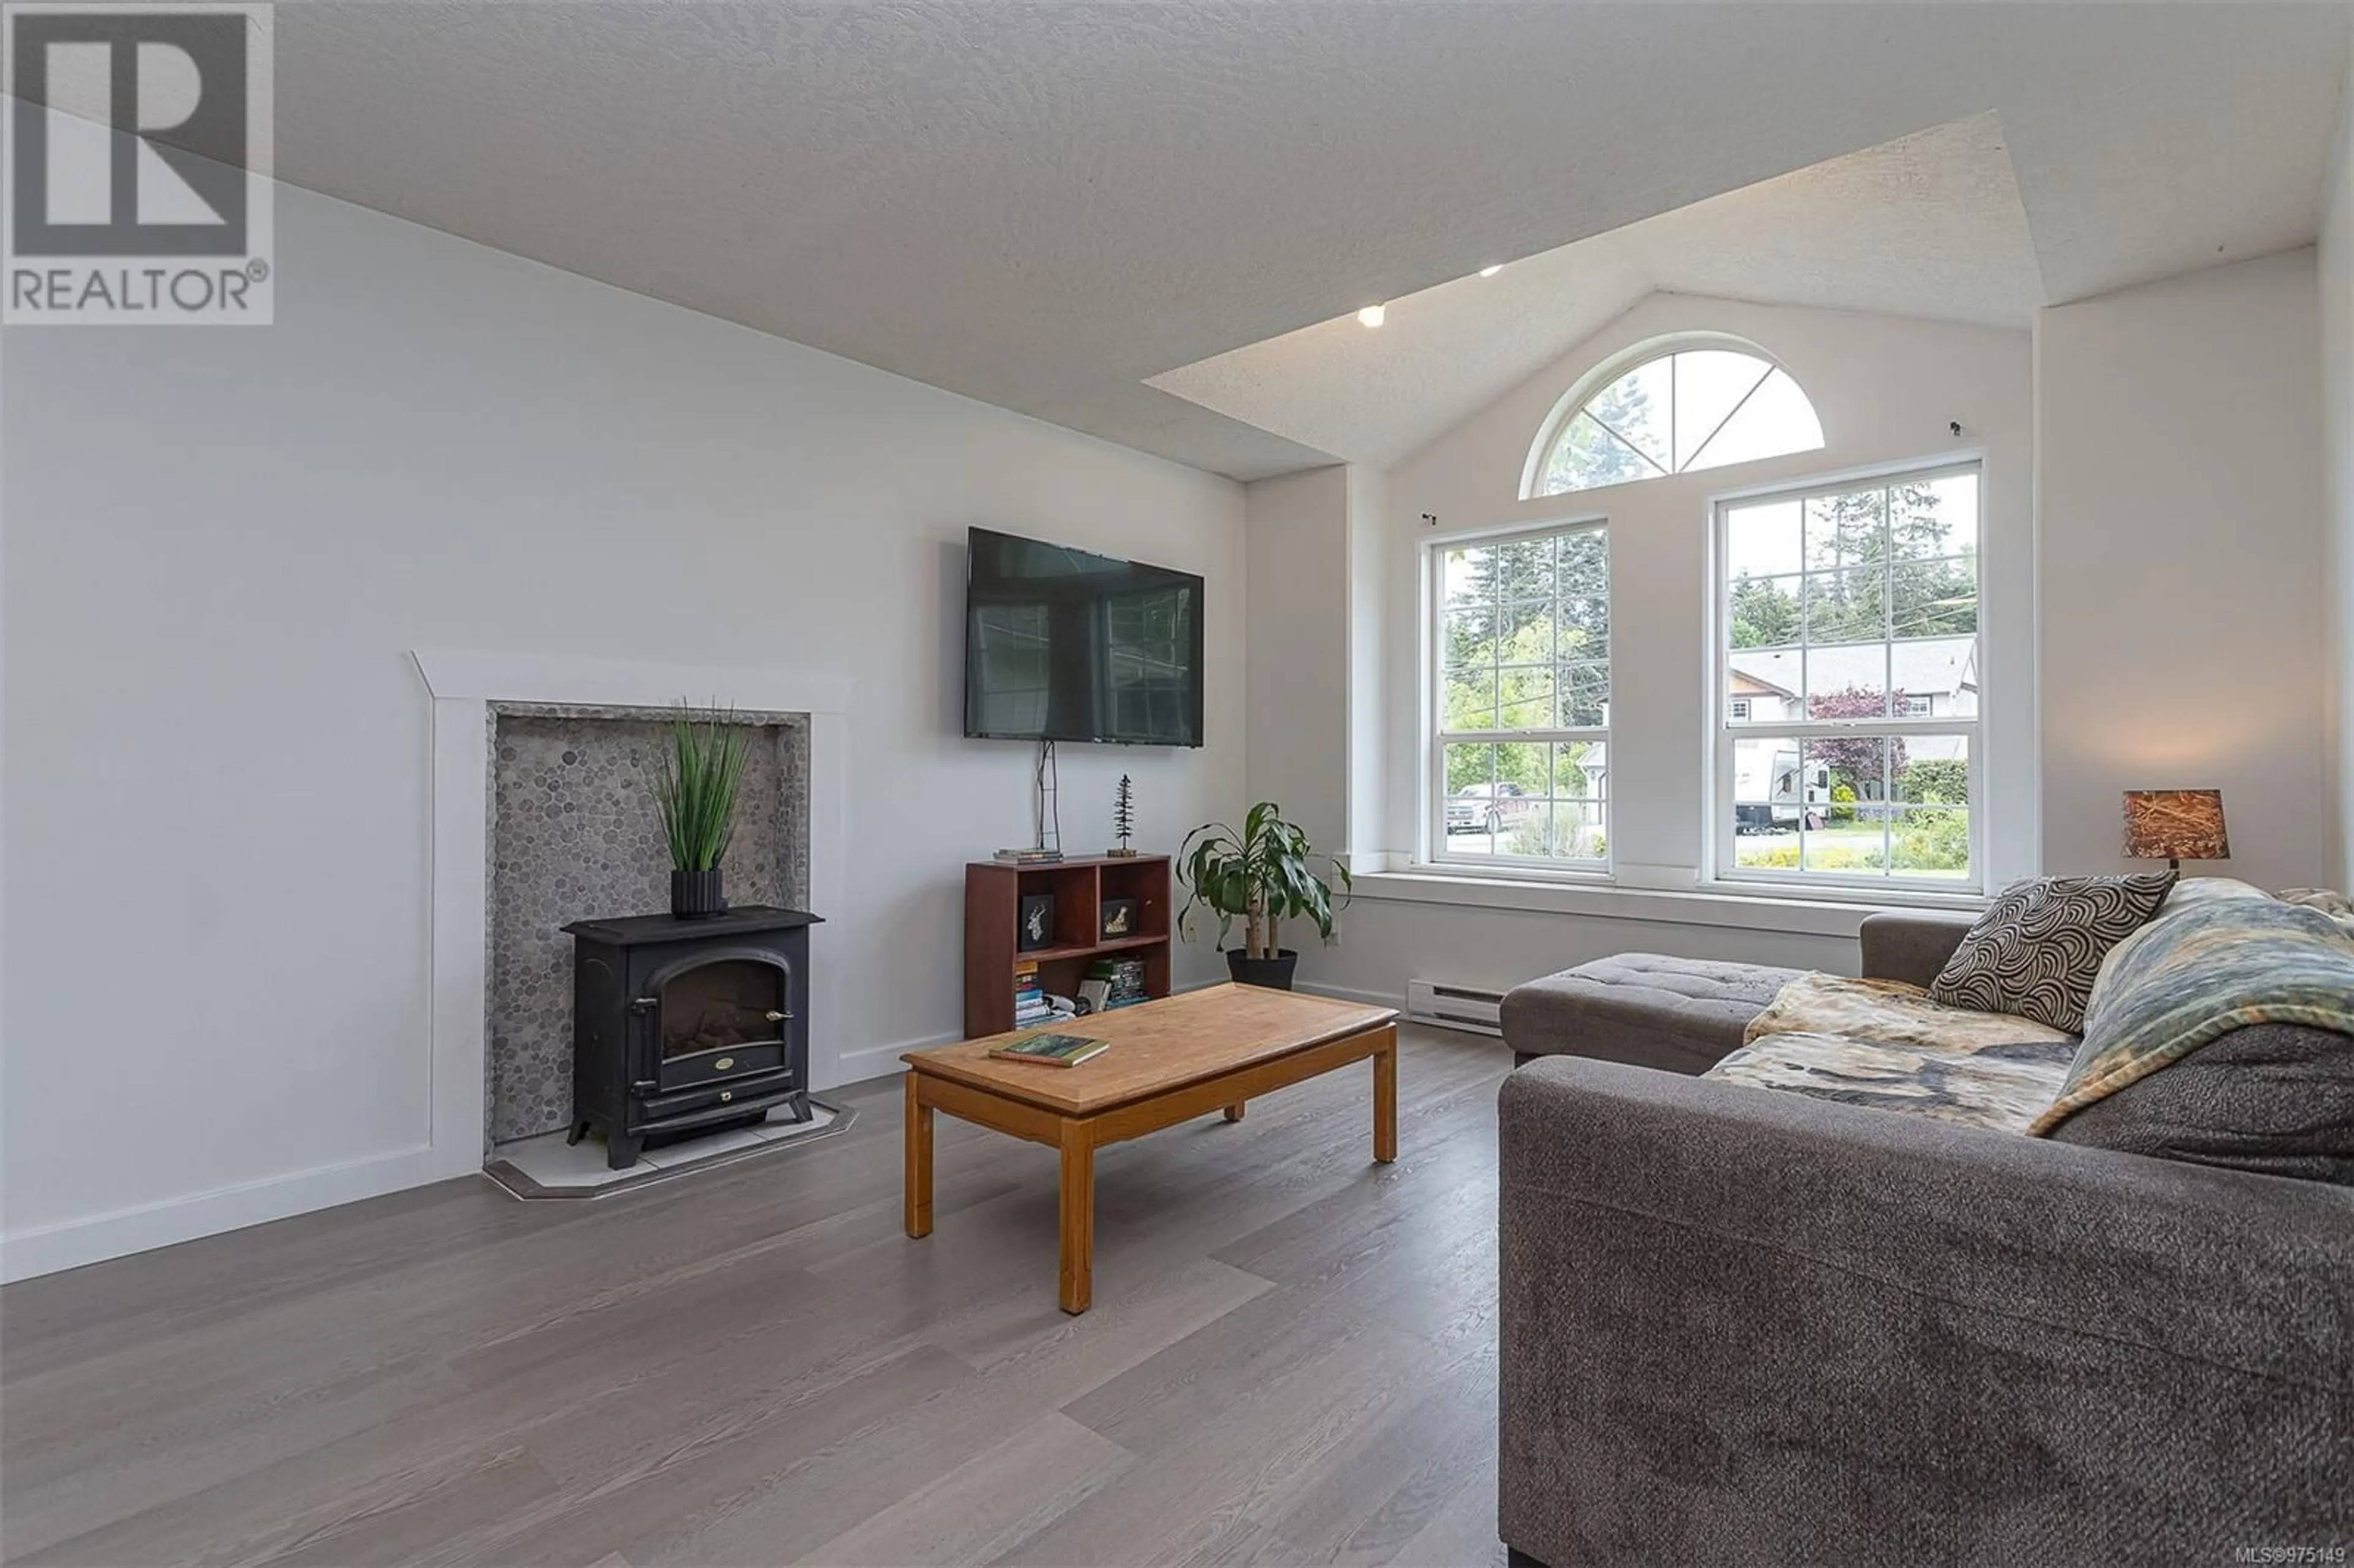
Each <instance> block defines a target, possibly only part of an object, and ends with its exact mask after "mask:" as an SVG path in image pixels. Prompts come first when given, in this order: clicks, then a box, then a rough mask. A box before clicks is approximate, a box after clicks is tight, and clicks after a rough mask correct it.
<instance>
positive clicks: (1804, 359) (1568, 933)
mask: <svg viewBox="0 0 2354 1568" xmlns="http://www.w3.org/2000/svg"><path fill="white" fill-rule="evenodd" d="M1694 331H1714V332H1723V333H1731V334H1735V335H1737V336H1740V337H1744V338H1747V339H1750V340H1751V341H1753V342H1755V343H1757V344H1760V345H1762V346H1763V347H1765V349H1767V350H1768V351H1769V352H1770V353H1772V354H1773V355H1776V357H1777V358H1778V359H1780V360H1781V361H1782V362H1783V363H1784V364H1785V365H1786V366H1788V368H1789V370H1790V372H1791V374H1792V375H1794V376H1797V379H1798V381H1799V383H1800V385H1802V386H1803V387H1805V388H1806V390H1807V392H1808V396H1809V397H1811V398H1812V399H1813V400H1814V403H1815V407H1816V410H1817V412H1818V413H1819V416H1820V417H1821V419H1822V423H1823V431H1824V440H1825V446H1824V449H1823V450H1820V451H1816V452H1808V453H1801V454H1797V455H1795V456H1790V457H1784V458H1776V459H1770V460H1767V461H1761V462H1755V463H1748V464H1743V465H1740V466H1737V467H1732V468H1724V469H1718V470H1714V471H1708V472H1704V473H1697V474H1691V475H1685V476H1681V477H1678V478H1672V479H1659V480H1652V481H1649V482H1645V483H1639V484H1628V485H1620V486H1614V487H1612V488H1609V489H1606V490H1594V491H1586V492H1584V493H1578V494H1575V495H1567V496H1554V497H1548V498H1544V499H1540V500H1535V501H1523V500H1522V499H1521V496H1520V483H1521V476H1522V469H1523V466H1524V464H1525V462H1526V460H1527V457H1528V451H1529V447H1530V444H1531V443H1532V441H1533V440H1535V438H1536V435H1537V432H1538V430H1539V429H1540V428H1541V427H1542V426H1543V424H1544V422H1545V419H1546V418H1547V416H1548V415H1549V414H1550V413H1551V411H1552V410H1553V406H1554V404H1555V403H1556V402H1557V401H1558V400H1559V398H1560V397H1561V396H1562V395H1563V393H1564V392H1565V391H1567V390H1568V389H1569V387H1571V386H1572V385H1574V384H1575V382H1576V381H1577V380H1578V379H1579V378H1580V377H1581V376H1584V375H1585V374H1586V372H1587V371H1589V370H1591V369H1592V368H1593V367H1594V366H1596V365H1599V364H1601V363H1602V362H1603V361H1604V360H1606V359H1608V358H1610V357H1612V356H1614V355H1617V354H1620V353H1622V352H1623V351H1625V350H1626V349H1628V348H1629V347H1631V346H1633V345H1635V344H1639V343H1642V342H1645V341H1647V340H1649V339H1651V338H1654V337H1658V336H1659V335H1661V334H1669V333H1676V332H1694ZM1954 420H1959V421H1960V422H1961V424H1962V426H1963V428H1964V433H1963V435H1962V436H1961V437H1959V438H1956V437H1955V436H1954V435H1953V434H1952V433H1951V430H1950V429H1949V428H1948V427H1949V423H1950V422H1951V421H1954ZM2031 450H2032V419H2031V384H2030V356H2029V341H2028V335H2027V334H2025V333H2023V332H2007V331H1999V330H1993V329H1988V328H1978V327H1967V326H1953V325H1946V324H1941V323H1927V322H1918V321H1909V320H1902V319H1897V318H1893V317H1882V316H1872V315H1863V314H1857V313H1843V312H1828V311H1812V310H1802V309H1795V308H1787V307H1776V306H1767V305H1756V304H1749V303H1744V302H1734V301H1723V300H1708V299H1701V298H1697V297H1693V296H1688V295H1670V294H1660V295H1653V296H1651V297H1650V298H1649V299H1648V300H1646V301H1644V302H1642V303H1640V304H1638V305H1637V306H1636V307H1635V308H1634V309H1633V310H1631V311H1629V312H1628V313H1626V314H1625V315H1623V316H1620V317H1619V318H1618V319H1617V320H1616V321H1614V322H1613V323H1610V324H1609V325H1608V326H1607V327H1606V328H1604V329H1603V331H1601V332H1600V333H1598V334H1596V335H1595V336H1594V337H1592V338H1591V339H1589V340H1587V341H1586V342H1585V343H1584V344H1580V345H1579V346H1578V347H1577V348H1576V349H1575V350H1574V351H1572V352H1571V353H1570V354H1569V355H1566V356H1564V358H1562V359H1561V360H1559V361H1557V362H1556V363H1555V364H1553V366H1550V367H1548V368H1547V369H1545V370H1544V371H1543V372H1541V373H1539V374H1538V375H1536V376H1532V377H1531V378H1530V379H1529V380H1528V381H1527V382H1525V383H1523V384H1522V386H1520V387H1516V388H1514V389H1513V390H1512V391H1511V392H1510V393H1508V394H1506V395H1505V396H1504V397H1501V398H1500V399H1498V400H1497V401H1496V402H1495V403H1493V404H1491V405H1490V406H1489V407H1488V408H1485V409H1482V410H1481V411H1480V412H1479V413H1478V414H1476V415H1474V416H1472V417H1471V418H1469V419H1468V420H1466V421H1465V422H1464V423H1463V424H1461V425H1459V426H1458V427H1456V428H1455V429H1452V430H1450V431H1448V432H1447V434H1445V435H1443V436H1441V437H1440V438H1438V439H1437V440H1435V441H1433V442H1432V443H1430V444H1429V445H1428V446H1426V447H1425V448H1424V449H1423V450H1421V451H1419V452H1417V453H1416V454H1415V455H1414V456H1412V457H1411V458H1409V459H1407V460H1406V461H1405V462H1403V463H1401V464H1399V465H1398V466H1397V467H1395V468H1393V469H1392V470H1390V471H1389V472H1388V474H1387V476H1386V482H1385V487H1384V488H1385V492H1386V501H1387V508H1388V522H1387V528H1386V532H1387V541H1388V543H1387V551H1388V554H1387V556H1386V561H1385V566H1386V577H1387V581H1386V583H1385V584H1384V586H1383V591H1384V596H1385V597H1384V627H1385V631H1384V641H1385V643H1386V647H1387V656H1386V659H1385V661H1384V664H1383V667H1382V672H1381V681H1382V687H1383V705H1384V706H1383V714H1384V725H1385V728H1386V734H1387V736H1388V742H1387V744H1385V745H1384V757H1385V761H1386V772H1385V777H1384V794H1385V796H1386V807H1385V813H1384V841H1383V845H1382V847H1383V848H1384V850H1385V851H1386V852H1387V853H1388V855H1389V856H1390V857H1391V858H1392V860H1393V861H1394V862H1402V861H1404V860H1405V859H1406V858H1407V857H1408V856H1410V855H1411V854H1412V853H1414V852H1415V851H1416V848H1417V840H1418V837H1419V829H1420V823H1419V821H1418V817H1419V813H1420V811H1421V809H1422V808H1421V801H1422V794H1423V783H1422V779H1421V778H1420V776H1419V775H1420V766H1421V764H1420V757H1419V747H1418V745H1417V743H1416V736H1418V735H1419V733H1420V716H1419V714H1418V711H1417V710H1418V704H1419V701H1420V693H1421V672H1420V669H1419V663H1418V662H1419V659H1420V656H1421V655H1420V649H1421V618H1422V609H1421V598H1420V593H1421V584H1420V573H1421V565H1420V563H1421V558H1422V557H1421V550H1422V546H1423V544H1424V542H1425V541H1426V539H1428V538H1430V537H1432V536H1434V535H1445V534H1447V533H1449V532H1453V531H1459V530H1465V529H1483V528H1492V527H1495V526H1497V525H1499V524H1512V523H1520V522H1539V521H1543V520H1545V519H1548V518H1553V517H1564V518H1566V517H1576V516H1589V515H1593V514H1597V513H1598V514H1606V515H1607V516H1608V518H1609V519H1610V552H1611V574H1612V634H1613V648H1612V661H1613V671H1612V703H1611V720H1612V726H1613V728H1612V734H1611V743H1610V744H1611V764H1612V766H1611V773H1612V780H1613V787H1614V789H1616V791H1617V794H1616V798H1615V799H1614V800H1613V801H1612V803H1611V828H1610V836H1611V847H1612V853H1613V855H1614V858H1615V860H1616V863H1617V873H1618V874H1619V876H1620V878H1621V879H1622V880H1623V881H1627V882H1629V883H1633V884H1637V885H1650V886H1655V887H1681V888H1686V889H1689V888H1691V886H1692V885H1694V878H1695V877H1696V875H1697V874H1698V868H1699V866H1700V864H1701V855H1702V842H1703V832H1704V828H1705V807H1704V796H1705V775H1706V765H1705V746H1706V742H1705V736H1704V724H1705V719H1706V715H1705V714H1704V713H1703V712H1702V706H1703V702H1702V695H1701V694H1702V692H1703V691H1705V689H1706V686H1705V672H1706V669H1707V665H1706V660H1707V657H1708V650H1707V648H1706V646H1705V641H1704V636H1703V625H1704V620H1703V615H1704V609H1705V605H1706V603H1707V596H1708V593H1709V587H1708V580H1707V552H1708V538H1709V531H1710V514H1711V502H1712V497H1714V496H1716V495H1718V494H1720V493H1724V492H1727V491H1735V490H1742V489H1747V488H1751V487H1754V486H1757V485H1761V484H1767V483H1773V482H1782V481H1791V480H1797V479H1800V478H1805V477H1808V476H1813V475H1818V474H1824V473H1832V472H1838V471H1845V470H1849V469H1856V468H1865V467H1871V466H1874V465H1881V464H1888V463H1897V462H1914V461H1922V462H1928V461H1946V460H1948V459H1951V458H1952V457H1953V456H1955V455H1956V453H1957V452H1967V453H1978V454H1983V456H1984V460H1985V473H1986V510H1987V525H1988V533H1987V539H1986V543H1985V546H1984V550H1983V570H1984V573H1985V589H1986V600H1985V602H1986V605H1987V616H1988V637H1987V652H1986V665H1987V668H1986V670H1985V672H1984V679H1985V685H1986V691H1987V694H1988V706H1989V712H1990V716H1989V718H1988V729H1987V736H1986V751H1987V758H1986V766H1987V768H1988V778H1989V789H1990V791H1991V795H1992V800H1993V805H1994V809H1995V814H1996V815H1998V816H1999V817H2000V818H2001V819H2002V820H2004V821H2007V822H2009V824H2011V831H2010V832H2008V833H2006V834H2002V835H1999V836H1998V837H1997V838H1996V840H1995V842H1994V845H1993V863H1994V870H1995V875H1996V877H1997V879H1998V880H1999V879H2000V878H2001V877H2002V876H2004V875H2015V874H2026V873H2027V872H2029V871H2031V870H2032V868H2033V867H2034V865H2035V863H2036V861H2037V858H2038V855H2039V853H2040V850H2039V846H2038V845H2037V843H2036V842H2035V839H2036V829H2037V821H2038V820H2037V817H2036V814H2035V811H2034V809H2033V804H2032V802H2033V789H2034V755H2033V754H2034V745H2035V719H2034V713H2035V709H2034V690H2033V662H2032V657H2031V648H2032V645H2033V638H2034V622H2033V614H2032V580H2031V571H2032V546H2031V523H2032V520H2031V486H2030V470H2031V461H2030V454H2031ZM1424 513H1436V514H1437V516H1438V524H1437V528H1436V529H1433V528H1431V527H1430V526H1428V525H1426V524H1424V523H1423V522H1422V520H1421V514H1424ZM1469 896H1486V895H1469ZM1521 902H1533V903H1540V904H1542V903H1544V902H1546V900H1544V899H1543V898H1537V899H1532V900H1522V901H1521ZM1553 902H1555V903H1562V904H1565V903H1567V902H1569V901H1565V900H1554V901H1553ZM1678 907H1679V906H1676V905H1674V904H1672V903H1670V904H1666V905H1660V904H1658V903H1656V902H1655V903H1653V904H1650V905H1649V906H1645V905H1642V904H1641V903H1640V902H1639V901H1637V902H1634V903H1629V902H1628V901H1625V900H1620V901H1618V902H1617V908H1618V909H1620V910H1622V911H1623V910H1629V909H1638V908H1640V909H1644V910H1645V911H1646V913H1647V914H1649V915H1652V916H1666V917H1663V918H1646V919H1643V920H1642V921H1641V922H1640V923H1639V924H1631V925H1630V924H1628V923H1626V920H1625V918H1624V917H1623V916H1622V917H1620V918H1612V917H1607V916H1600V915H1595V914H1584V913H1566V912H1562V911H1560V910H1553V909H1530V908H1463V907H1457V906H1447V905H1439V904H1432V903H1428V902H1425V901H1423V899H1422V897H1421V896H1420V895H1419V892H1418V891H1416V896H1415V898H1414V900H1413V901H1412V902H1404V901H1401V890H1394V889H1392V890H1384V888H1382V887H1381V886H1380V885H1372V886H1369V887H1368V888H1367V889H1365V891H1364V894H1363V896H1362V898H1361V902H1360V904H1359V906H1358V907H1357V908H1356V909H1355V910H1354V911H1352V914H1351V915H1350V916H1349V918H1348V921H1347V923H1346V927H1345V929H1344V933H1343V939H1342V942H1341V947H1340V948H1337V949H1334V950H1332V951H1331V952H1328V953H1324V954H1320V955H1314V956H1313V957H1312V958H1311V959H1310V960H1309V967H1308V968H1307V969H1303V974H1304V975H1307V976H1309V977H1310V979H1312V980H1315V981H1317V982H1318V983H1321V984H1325V985H1328V986H1330V987H1331V988H1332V989H1335V990H1340V991H1349V992H1352V993H1359V994H1365V995H1375V996H1395V995H1397V994H1398V993H1399V992H1400V991H1401V990H1402V989H1403V987H1404V984H1405V980H1407V979H1408V978H1411V977H1413V976H1416V975H1422V976H1426V977H1429V978H1434V979H1443V980H1462V981H1465V982H1467V983H1475V984H1483V985H1505V984H1510V983H1511V982H1513V981H1516V980H1525V979H1528V978H1530V977H1532V976H1533V975H1537V974H1542V973H1544V972H1547V971H1550V970H1552V969H1559V968H1561V967H1563V966H1564V965H1565V964H1570V963H1575V962H1579V961H1582V960H1584V959H1590V958H1596V957H1600V956H1603V955H1605V954H1607V953H1613V952H1619V951H1624V950H1627V949H1628V948H1634V947H1641V948H1649V949H1651V950H1655V951H1667V952H1675V953H1680V954H1683V955H1686V956H1690V957H1695V958H1750V959H1755V960H1757V961H1760V962H1785V963H1807V964H1812V965H1815V966H1817V967H1820V968H1824V969H1834V970H1850V971H1851V970H1852V969H1853V968H1854V965H1855V948H1854V944H1853V941H1852V931H1853V928H1854V923H1855V920H1856V919H1857V918H1860V915H1861V912H1860V911H1859V912H1855V913H1853V914H1848V915H1844V916H1842V915H1839V914H1836V913H1835V914H1833V915H1832V916H1829V917H1828V918H1824V917H1819V916H1816V915H1814V914H1812V913H1808V914H1806V915H1803V916H1791V917H1789V918H1787V919H1786V918H1784V917H1783V916H1780V915H1779V914H1777V907H1776V906H1772V905H1760V906H1758V907H1756V908H1755V909H1754V910H1752V911H1750V912H1749V913H1748V914H1747V915H1746V916H1741V917H1742V918H1745V919H1747V920H1748V921H1749V922H1750V924H1749V926H1748V927H1746V928H1743V927H1734V926H1728V925H1724V924H1720V923H1716V920H1715V919H1714V918H1710V919H1703V918H1702V916H1701V914H1700V913H1699V912H1698V911H1697V910H1694V909H1693V906H1690V905H1685V906H1681V907H1682V908H1684V909H1686V910H1688V911H1691V913H1689V914H1687V915H1685V916H1681V917H1678V916H1675V915H1674V913H1673V912H1674V911H1675V910H1676V909H1677V908H1678ZM1715 914H1717V915H1720V916H1721V915H1722V914H1723V911H1721V910H1720V911H1717V912H1715ZM1782 925H1795V926H1798V927H1809V928H1810V930H1808V931H1782V930H1777V929H1776V927H1778V926H1782ZM1842 933H1844V934H1842Z"/></svg>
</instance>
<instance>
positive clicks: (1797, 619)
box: [1712, 463, 1984, 892]
mask: <svg viewBox="0 0 2354 1568" xmlns="http://www.w3.org/2000/svg"><path fill="white" fill-rule="evenodd" d="M1978 477H1979V476H1978V466H1977V465H1976V464H1975V463H1972V464H1967V465H1963V466H1958V467H1945V468H1936V469H1927V470H1922V471H1915V472H1911V473H1901V474H1894V475H1891V476H1889V477H1887V478H1884V479H1875V480H1872V481H1870V482H1843V483H1840V484H1836V485H1826V486H1812V487H1808V488H1804V489H1797V490H1790V491H1784V492H1779V493H1772V494H1756V495H1748V496H1744V497H1741V498H1739V499H1734V500H1726V501H1723V502H1720V503H1718V504H1717V506H1716V509H1715V510H1716V562H1717V584H1716V588H1717V592H1716V622H1717V630H1716V645H1717V649H1718V658H1717V660H1716V670H1717V679H1718V682H1719V685H1720V691H1719V694H1718V698H1717V701H1716V702H1715V703H1714V705H1713V709H1712V711H1713V712H1715V713H1716V714H1718V715H1721V717H1720V720H1719V722H1718V723H1717V725H1716V726H1714V727H1715V731H1716V737H1715V747H1714V749H1715V758H1714V764H1715V796H1714V807H1713V812H1712V814H1713V817H1714V826H1715V837H1716V842H1715V858H1716V868H1717V874H1718V876H1719V877H1720V878H1721V879H1723V880H1728V881H1766V882H1797V883H1804V884H1808V885H1815V886H1824V885H1848V886H1855V887H1858V888H1884V887H1892V886H1917V887H1921V888H1925V889H1939V890H1944V891H1948V892H1960V891H1970V890H1976V889H1977V888H1978V887H1979V886H1980V885H1981V880H1982V866H1983V855H1982V853H1981V852H1980V849H1979V843H1980V839H1979V834H1978V824H1979V822H1980V821H1981V819H1982V817H1983V812H1982V810H1980V809H1979V807H1980V800H1981V799H1982V796H1981V791H1980V786H1979V773H1980V764H1981V759H1982V758H1983V755H1984V754H1983V751H1982V748H1981V747H1980V745H1979V707H1978V663H1979V661H1978V538H1979V531H1980V530H1979V522H1980V514H1979V483H1978Z"/></svg>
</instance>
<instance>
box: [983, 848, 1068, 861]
mask: <svg viewBox="0 0 2354 1568" xmlns="http://www.w3.org/2000/svg"><path fill="white" fill-rule="evenodd" d="M997 858H998V859H999V860H1001V861H1002V862H1004V863H1006V864H1008V865H1052V864H1053V863H1055V862H1056V861H1058V860H1060V859H1062V858H1063V852H1062V851H1061V850H1050V849H1002V850H999V851H998V852H997Z"/></svg>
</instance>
